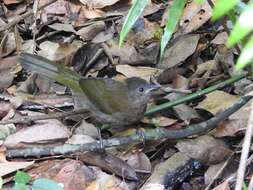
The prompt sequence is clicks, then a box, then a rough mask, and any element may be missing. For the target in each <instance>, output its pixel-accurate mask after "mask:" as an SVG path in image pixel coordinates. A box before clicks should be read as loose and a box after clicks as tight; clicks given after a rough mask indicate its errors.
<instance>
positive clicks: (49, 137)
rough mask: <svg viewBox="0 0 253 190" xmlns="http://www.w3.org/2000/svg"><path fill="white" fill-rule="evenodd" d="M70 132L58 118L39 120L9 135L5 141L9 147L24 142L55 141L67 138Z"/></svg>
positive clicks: (20, 144)
mask: <svg viewBox="0 0 253 190" xmlns="http://www.w3.org/2000/svg"><path fill="white" fill-rule="evenodd" d="M69 135H70V133H69V131H68V129H67V127H65V126H63V124H62V123H61V122H60V121H58V120H57V119H48V120H42V121H38V122H37V123H36V124H35V125H33V126H32V127H29V128H24V129H21V130H20V131H18V132H16V133H15V134H12V135H10V136H8V137H7V138H6V140H5V142H4V145H5V146H7V147H17V146H22V143H24V144H26V143H28V144H33V143H41V144H43V142H44V143H46V144H47V143H49V142H51V143H53V142H57V141H58V142H59V140H63V139H67V138H68V137H69Z"/></svg>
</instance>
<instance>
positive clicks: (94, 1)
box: [79, 0, 119, 9]
mask: <svg viewBox="0 0 253 190" xmlns="http://www.w3.org/2000/svg"><path fill="white" fill-rule="evenodd" d="M79 1H80V2H81V3H82V4H84V5H86V6H87V7H89V9H92V8H97V9H99V8H100V9H101V8H103V7H106V6H110V5H113V4H115V3H117V2H118V1H119V0H79Z"/></svg>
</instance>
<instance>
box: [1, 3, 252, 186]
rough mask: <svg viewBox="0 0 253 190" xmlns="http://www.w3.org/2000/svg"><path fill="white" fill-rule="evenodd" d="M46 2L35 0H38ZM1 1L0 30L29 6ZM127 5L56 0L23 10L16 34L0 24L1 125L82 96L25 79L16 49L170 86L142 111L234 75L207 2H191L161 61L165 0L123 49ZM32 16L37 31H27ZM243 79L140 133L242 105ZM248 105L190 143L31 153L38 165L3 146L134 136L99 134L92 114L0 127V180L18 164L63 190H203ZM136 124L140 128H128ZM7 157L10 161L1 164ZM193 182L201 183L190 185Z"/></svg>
mask: <svg viewBox="0 0 253 190" xmlns="http://www.w3.org/2000/svg"><path fill="white" fill-rule="evenodd" d="M47 2H49V1H47ZM43 3H45V2H44V1H39V5H41V4H43ZM0 6H1V8H2V9H3V10H4V12H1V14H0V25H1V26H0V29H2V28H4V27H6V26H7V23H8V22H10V18H11V17H18V16H19V15H21V14H23V13H25V12H27V11H31V10H32V3H29V2H28V1H13V0H5V1H3V3H2V4H1V5H0ZM130 6H131V1H123V0H107V1H101V0H92V1H81V0H80V1H66V0H59V1H56V2H54V3H52V4H51V5H49V6H47V7H45V8H43V9H42V10H40V11H39V12H38V15H37V17H36V18H35V17H33V16H29V17H26V18H24V19H23V20H21V21H20V22H19V23H18V24H17V25H16V26H15V30H12V31H14V32H9V31H7V30H4V31H3V30H1V33H0V36H1V38H0V39H1V45H0V51H1V52H0V56H1V60H0V91H1V97H0V116H1V121H6V120H7V121H8V120H9V119H13V118H15V119H17V118H22V117H23V116H34V115H38V114H39V115H47V114H54V113H58V112H60V113H61V112H62V113H63V112H66V111H69V110H73V108H74V107H75V106H76V104H74V103H75V102H78V96H79V95H78V94H75V93H73V92H72V91H71V90H70V89H68V88H66V87H65V86H64V85H62V84H58V83H55V81H51V80H48V79H47V78H45V77H42V76H40V75H31V74H30V73H29V71H27V70H25V69H22V68H21V66H20V64H19V63H18V59H17V57H18V54H19V53H20V52H30V53H33V51H34V49H33V47H35V46H36V52H37V54H38V55H41V56H43V57H46V58H48V59H50V60H52V61H54V62H57V63H60V64H62V65H64V66H67V67H68V68H69V69H71V70H74V71H76V72H77V73H79V74H80V75H83V76H85V77H90V76H92V77H105V78H117V79H118V80H123V79H125V78H130V77H139V78H142V79H144V80H146V81H147V82H150V81H152V82H156V83H157V82H160V84H161V85H162V89H170V90H167V91H166V90H160V91H159V92H157V93H156V94H155V95H154V97H153V98H152V100H151V101H150V102H149V105H148V107H149V108H148V109H150V108H152V107H153V106H154V105H156V104H160V103H163V102H167V101H170V102H173V101H174V100H176V99H178V98H179V97H184V96H186V95H187V94H188V93H190V92H196V91H198V90H202V89H204V88H207V87H209V86H211V85H213V84H216V83H218V82H220V81H224V80H225V79H227V78H229V77H230V76H232V75H233V74H236V73H237V71H235V69H234V61H235V55H236V52H235V51H234V50H228V49H226V47H225V43H226V39H227V33H226V32H224V31H223V26H221V25H220V24H219V26H218V27H217V26H216V25H215V24H214V23H211V22H209V21H210V17H211V6H210V5H209V4H208V2H207V1H206V2H205V3H204V4H202V5H197V4H195V3H194V1H191V2H189V3H188V4H187V6H186V7H185V9H184V12H183V16H182V18H181V21H180V23H179V25H178V28H177V30H176V31H175V33H174V35H173V39H172V40H171V42H169V44H168V46H167V48H166V50H165V54H164V58H163V59H162V60H161V62H159V63H157V57H158V52H159V40H160V38H161V37H160V31H161V29H162V27H163V26H164V23H165V19H164V18H166V14H167V11H166V9H165V7H166V6H167V4H166V3H164V2H160V1H152V2H151V1H150V2H149V3H148V5H147V7H146V8H145V10H144V12H143V14H142V15H141V17H140V18H139V19H138V20H137V22H136V23H135V25H134V27H133V29H132V30H131V32H130V33H129V35H128V36H127V38H126V40H125V43H124V45H123V46H122V47H119V46H118V41H119V36H118V33H119V32H120V30H121V27H122V24H123V22H124V19H125V16H126V14H127V11H128V10H129V7H130ZM168 6H170V3H169V5H168ZM34 19H36V30H34V28H33V24H34ZM35 31H36V32H35ZM34 32H35V33H34ZM217 32H218V33H217ZM34 36H35V41H34V40H33V38H34ZM249 84H251V78H250V77H249V78H248V79H243V80H241V81H240V82H236V83H235V85H234V84H230V85H228V86H227V87H226V88H223V89H219V90H216V91H214V92H211V93H209V94H207V95H206V96H204V97H201V98H198V99H195V100H192V101H191V102H186V103H183V104H181V105H176V106H174V107H172V108H169V109H165V110H163V111H161V112H159V113H156V114H154V115H152V116H145V118H144V119H143V120H142V121H140V122H139V123H138V128H139V129H142V128H144V137H145V129H147V128H150V127H151V128H155V129H157V130H159V129H163V128H165V129H167V130H174V129H177V130H184V129H187V128H188V127H189V126H191V125H192V124H195V123H199V122H201V121H207V120H208V119H210V118H212V117H213V116H214V117H215V115H217V114H219V113H221V112H224V111H225V110H226V109H227V108H229V107H231V106H232V105H233V104H234V103H236V102H237V101H238V99H239V96H240V95H241V92H245V91H247V90H248V91H249V89H250V88H245V87H246V86H247V85H249ZM172 90H173V91H172ZM249 105H250V103H248V104H247V105H246V106H244V107H243V108H241V109H240V110H239V111H237V112H235V113H234V114H233V115H231V116H230V117H229V119H225V118H224V120H223V121H222V122H221V123H219V124H218V125H217V128H216V129H214V130H212V131H210V132H209V131H206V133H205V134H202V135H203V136H199V135H200V134H199V135H197V136H191V139H182V140H179V139H175V140H173V141H170V140H166V139H163V140H161V139H158V140H153V141H151V142H145V141H143V142H141V143H131V146H122V147H121V148H116V147H111V148H110V149H108V150H106V152H82V153H78V154H76V153H74V154H71V155H69V158H66V157H65V156H63V155H62V158H61V159H58V158H57V157H55V155H48V157H45V158H41V159H36V160H37V161H36V165H35V164H34V162H28V161H29V159H27V158H26V156H25V155H24V156H22V158H21V160H20V162H16V161H15V160H12V158H9V155H8V151H9V150H10V149H11V148H12V149H17V150H22V148H24V147H26V148H30V147H38V146H39V147H42V148H45V149H46V148H48V147H56V146H59V145H63V144H65V145H79V144H87V143H92V142H96V140H99V139H100V138H101V137H100V135H102V138H105V139H110V138H113V137H115V138H117V137H119V136H121V137H124V136H126V135H129V133H130V134H131V132H129V131H128V132H118V131H113V130H107V129H101V130H100V131H98V130H97V128H96V127H97V124H96V122H95V121H94V118H90V117H89V115H77V116H68V117H65V118H63V119H60V118H54V119H46V120H42V121H36V120H34V121H32V122H30V123H27V122H26V123H23V122H22V121H21V120H20V122H17V123H12V124H0V126H1V127H0V142H1V146H0V147H1V157H3V158H4V159H1V161H0V167H1V172H2V173H1V175H0V176H1V177H3V179H7V178H8V177H7V176H10V175H13V174H14V172H15V171H16V170H20V169H24V170H25V171H26V172H28V173H29V174H30V175H31V176H33V180H34V179H37V178H40V177H47V178H51V179H53V180H55V181H57V182H59V183H62V184H63V185H64V189H72V190H75V189H77V190H78V189H83V188H85V189H150V188H154V187H155V188H161V189H162V188H165V187H166V188H171V189H173V188H175V187H180V188H183V187H185V186H187V185H188V186H190V187H191V188H192V189H194V188H196V187H205V186H207V185H208V182H210V181H212V180H213V179H215V178H214V176H215V174H216V173H215V170H216V169H212V168H215V166H216V164H219V163H223V162H224V161H226V159H227V158H228V157H229V156H231V154H233V152H234V151H235V149H234V147H235V146H237V145H238V139H240V138H241V135H242V134H243V133H244V131H245V128H246V125H247V120H248V117H249V112H250V106H249ZM76 107H78V106H76ZM79 107H80V105H79ZM135 127H137V125H136V126H133V127H131V128H135ZM137 133H139V132H138V130H137ZM172 150H173V151H172ZM168 152H170V154H167V153H168ZM85 154H86V157H85ZM167 155H168V156H167ZM34 157H40V156H39V155H34ZM6 158H7V159H9V160H8V161H6ZM76 158H78V159H76ZM235 160H236V157H235V158H234V161H235ZM237 164H238V163H237ZM30 166H33V167H32V168H31V167H30ZM206 166H208V167H209V169H208V170H207V167H206ZM219 167H220V166H219ZM216 168H217V167H216ZM226 171H227V174H226V175H223V176H221V177H222V178H223V180H220V181H219V182H222V181H224V182H223V183H221V184H220V186H217V188H228V186H229V184H228V182H227V183H226V179H227V178H229V176H231V175H232V172H231V173H229V172H228V171H229V170H228V169H227V170H226V169H225V172H226ZM193 174H198V175H199V176H196V175H193ZM248 175H250V174H248ZM198 178H201V179H203V180H202V181H201V182H196V181H197V179H198ZM204 178H205V180H204ZM129 179H130V180H129ZM137 179H138V180H137ZM174 179H175V180H174ZM204 181H205V182H204Z"/></svg>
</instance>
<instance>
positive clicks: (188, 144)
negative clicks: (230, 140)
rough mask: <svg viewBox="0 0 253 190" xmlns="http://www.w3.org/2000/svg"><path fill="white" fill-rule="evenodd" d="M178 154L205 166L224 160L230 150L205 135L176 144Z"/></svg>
mask: <svg viewBox="0 0 253 190" xmlns="http://www.w3.org/2000/svg"><path fill="white" fill-rule="evenodd" d="M176 147H177V148H178V149H179V151H180V152H182V153H184V154H186V155H187V156H189V157H191V158H194V159H197V160H201V161H203V162H204V163H205V164H216V163H219V162H221V161H223V160H224V159H226V158H227V157H228V156H229V155H230V154H231V152H232V151H231V150H230V149H228V148H227V146H226V145H225V143H224V142H223V141H221V140H217V139H214V138H213V137H211V136H208V135H205V136H201V137H198V138H196V139H192V140H182V141H179V142H178V143H177V144H176Z"/></svg>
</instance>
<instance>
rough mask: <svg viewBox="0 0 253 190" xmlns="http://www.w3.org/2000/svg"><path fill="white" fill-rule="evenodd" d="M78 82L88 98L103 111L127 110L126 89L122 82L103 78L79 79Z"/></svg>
mask: <svg viewBox="0 0 253 190" xmlns="http://www.w3.org/2000/svg"><path fill="white" fill-rule="evenodd" d="M79 84H80V86H81V88H82V90H83V92H84V93H85V94H86V96H87V97H88V98H89V100H90V101H91V102H92V103H93V104H94V105H95V106H96V107H97V108H98V109H99V110H100V111H102V112H103V113H106V114H114V113H115V112H122V111H125V110H127V106H129V103H131V102H129V97H128V94H127V93H128V89H127V87H126V85H125V84H124V83H122V82H119V81H116V80H113V79H109V78H108V79H105V78H87V79H80V80H79Z"/></svg>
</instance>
